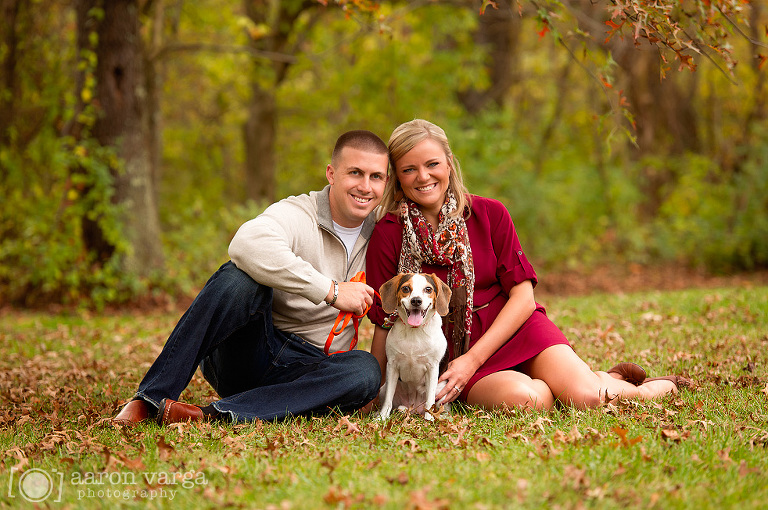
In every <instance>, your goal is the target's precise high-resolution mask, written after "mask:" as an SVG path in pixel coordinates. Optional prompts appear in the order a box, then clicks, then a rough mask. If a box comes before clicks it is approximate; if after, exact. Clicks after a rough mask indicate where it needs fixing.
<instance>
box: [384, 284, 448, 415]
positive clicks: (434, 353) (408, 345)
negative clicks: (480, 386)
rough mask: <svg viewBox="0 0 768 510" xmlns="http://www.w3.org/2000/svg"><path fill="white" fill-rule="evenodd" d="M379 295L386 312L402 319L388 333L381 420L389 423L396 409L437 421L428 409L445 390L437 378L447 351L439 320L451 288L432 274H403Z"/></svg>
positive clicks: (443, 313)
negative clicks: (388, 419)
mask: <svg viewBox="0 0 768 510" xmlns="http://www.w3.org/2000/svg"><path fill="white" fill-rule="evenodd" d="M379 294H380V295H381V305H382V309H383V310H384V311H385V312H386V313H388V314H392V313H394V312H397V315H398V317H397V320H396V321H395V324H394V325H393V326H392V329H391V330H390V331H389V334H388V335H387V343H386V347H385V351H386V354H387V368H386V382H385V384H384V386H382V388H381V391H380V392H379V397H380V399H381V411H380V415H379V417H380V419H382V420H386V419H387V418H389V415H390V414H391V412H392V406H396V407H397V408H398V409H401V410H413V411H415V412H417V413H419V414H422V413H423V415H424V418H426V419H427V420H434V418H433V417H432V415H431V414H430V413H429V410H430V409H431V408H432V406H434V405H435V395H437V393H438V392H439V391H440V390H441V389H442V388H441V387H438V383H437V378H438V376H439V368H440V361H441V360H442V359H443V356H444V355H445V351H446V349H447V348H448V342H447V341H446V339H445V335H444V334H443V329H442V319H441V318H440V317H441V316H443V315H446V314H447V313H448V303H449V302H450V300H451V288H450V287H449V286H448V285H447V284H445V283H444V282H443V281H442V280H440V278H438V277H437V276H436V275H434V274H422V273H417V274H413V273H401V274H398V275H397V276H395V277H394V278H392V279H391V280H389V281H388V282H386V283H384V285H382V286H381V288H380V289H379ZM441 386H445V383H444V382H443V383H442V384H441Z"/></svg>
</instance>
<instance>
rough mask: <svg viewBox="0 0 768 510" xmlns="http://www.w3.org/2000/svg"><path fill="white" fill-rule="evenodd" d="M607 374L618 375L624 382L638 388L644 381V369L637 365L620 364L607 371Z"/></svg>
mask: <svg viewBox="0 0 768 510" xmlns="http://www.w3.org/2000/svg"><path fill="white" fill-rule="evenodd" d="M608 373H609V374H619V375H620V376H621V377H623V378H624V380H625V381H627V382H629V383H632V384H634V385H635V386H640V385H641V384H643V381H645V380H646V379H645V378H646V373H645V369H643V367H641V366H640V365H638V364H637V363H629V362H626V361H625V362H622V363H619V364H618V365H616V366H615V367H613V368H611V369H609V370H608Z"/></svg>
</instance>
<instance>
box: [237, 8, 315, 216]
mask: <svg viewBox="0 0 768 510" xmlns="http://www.w3.org/2000/svg"><path fill="white" fill-rule="evenodd" d="M318 5H319V4H318V3H317V0H303V1H302V0H294V1H291V2H286V1H280V0H244V7H245V12H246V14H247V15H248V18H250V20H251V21H252V23H253V26H255V27H268V28H269V30H268V32H267V33H266V34H252V40H251V45H252V47H253V48H254V49H255V50H257V51H263V52H267V53H269V54H271V55H273V58H272V60H271V61H265V60H264V57H263V56H260V57H255V58H254V60H253V73H252V78H251V80H252V85H251V91H252V94H251V99H250V103H249V105H248V120H247V121H246V123H245V125H244V126H243V136H244V139H245V147H246V153H245V176H246V191H247V193H248V198H249V199H251V200H266V201H269V202H273V201H274V200H275V194H276V184H275V183H276V178H275V173H276V158H275V143H276V140H277V122H278V115H277V100H276V98H275V96H276V94H277V90H278V88H279V87H280V84H281V83H282V82H283V80H284V79H285V77H286V74H287V72H288V68H289V67H290V64H291V62H292V55H293V54H295V53H297V52H298V51H299V47H300V44H299V43H293V44H292V45H290V47H289V40H290V37H291V35H292V33H293V31H294V30H296V26H297V24H298V22H299V18H300V17H301V15H302V14H303V13H305V12H307V11H310V10H314V11H315V13H317V12H318V11H317V6H318ZM317 19H318V17H317V16H316V17H315V18H314V19H312V20H310V21H309V22H308V23H307V25H308V26H307V28H306V30H307V31H308V30H309V28H308V27H309V26H311V25H312V24H314V23H315V22H316V21H317ZM299 39H301V38H299Z"/></svg>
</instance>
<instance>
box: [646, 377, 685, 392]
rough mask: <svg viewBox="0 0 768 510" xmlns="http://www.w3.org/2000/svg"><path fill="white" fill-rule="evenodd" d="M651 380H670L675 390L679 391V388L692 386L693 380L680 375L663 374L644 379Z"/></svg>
mask: <svg viewBox="0 0 768 510" xmlns="http://www.w3.org/2000/svg"><path fill="white" fill-rule="evenodd" d="M651 381H672V383H673V384H674V385H675V388H676V389H677V391H680V389H681V388H690V387H692V386H693V381H691V380H690V379H688V378H686V377H683V376H682V375H665V376H662V377H651V378H650V379H646V380H645V382H651Z"/></svg>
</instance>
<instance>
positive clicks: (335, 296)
mask: <svg viewBox="0 0 768 510" xmlns="http://www.w3.org/2000/svg"><path fill="white" fill-rule="evenodd" d="M338 298H339V282H337V281H336V280H333V299H331V300H330V301H328V306H333V305H334V304H335V303H336V300H337V299H338Z"/></svg>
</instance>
